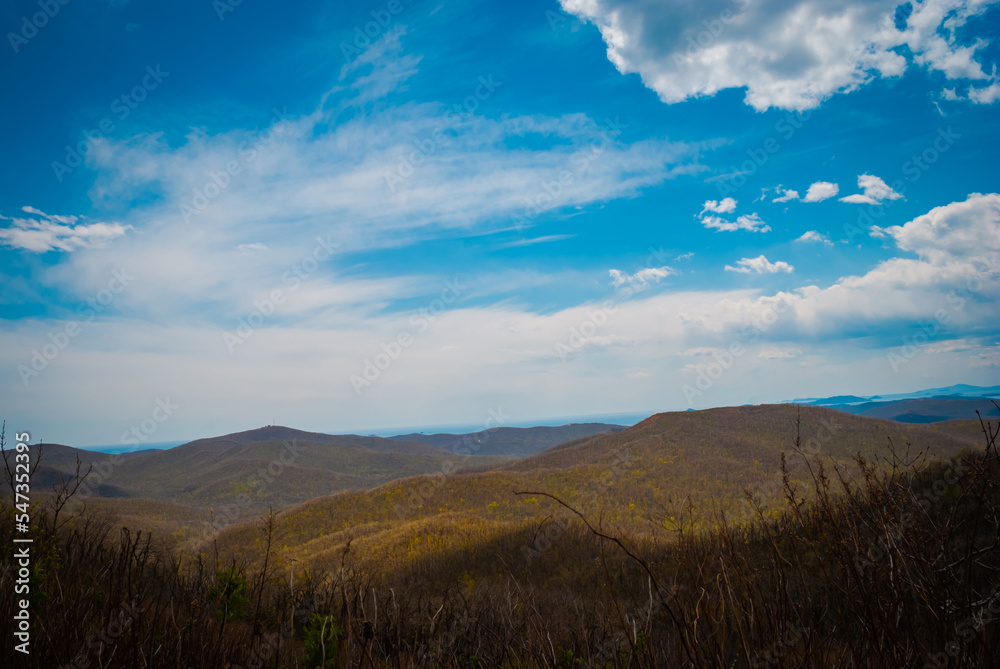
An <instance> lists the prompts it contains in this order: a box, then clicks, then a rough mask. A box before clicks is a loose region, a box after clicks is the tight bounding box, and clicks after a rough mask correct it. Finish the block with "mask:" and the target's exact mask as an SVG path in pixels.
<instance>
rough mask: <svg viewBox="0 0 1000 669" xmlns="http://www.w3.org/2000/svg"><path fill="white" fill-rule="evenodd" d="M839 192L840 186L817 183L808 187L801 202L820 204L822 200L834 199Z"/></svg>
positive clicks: (823, 182)
mask: <svg viewBox="0 0 1000 669" xmlns="http://www.w3.org/2000/svg"><path fill="white" fill-rule="evenodd" d="M839 192H840V186H838V185H837V184H835V183H830V182H829V181H817V182H816V183H814V184H813V185H811V186H809V190H807V191H806V196H805V197H804V198H802V201H803V202H822V201H823V200H829V199H830V198H831V197H835V196H836V195H837V193H839Z"/></svg>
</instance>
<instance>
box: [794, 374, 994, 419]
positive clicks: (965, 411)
mask: <svg viewBox="0 0 1000 669" xmlns="http://www.w3.org/2000/svg"><path fill="white" fill-rule="evenodd" d="M993 398H1000V386H988V387H983V386H970V385H968V384H964V383H963V384H957V385H953V386H947V387H944V388H929V389H927V390H919V391H917V392H913V393H902V394H897V395H872V396H871V397H859V396H857V395H835V396H833V397H824V398H807V399H798V400H793V403H795V404H805V405H810V406H821V407H827V408H830V409H838V410H840V411H846V412H848V413H853V414H859V415H863V416H872V417H875V418H889V419H891V420H895V421H898V422H901V423H937V422H941V421H946V420H956V419H963V418H975V417H976V412H977V411H978V412H979V414H980V415H982V416H984V417H985V416H997V415H1000V412H998V410H997V408H996V406H994V404H993V403H992V401H991V399H993Z"/></svg>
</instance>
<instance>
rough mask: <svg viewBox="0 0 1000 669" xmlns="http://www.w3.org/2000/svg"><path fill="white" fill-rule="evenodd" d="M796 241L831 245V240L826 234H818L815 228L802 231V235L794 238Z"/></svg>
mask: <svg viewBox="0 0 1000 669" xmlns="http://www.w3.org/2000/svg"><path fill="white" fill-rule="evenodd" d="M795 241H797V242H816V243H819V244H825V245H827V246H833V242H831V241H830V238H829V237H827V236H826V235H823V234H820V233H818V232H816V231H815V230H809V231H808V232H803V233H802V236H801V237H799V238H798V239H796V240H795Z"/></svg>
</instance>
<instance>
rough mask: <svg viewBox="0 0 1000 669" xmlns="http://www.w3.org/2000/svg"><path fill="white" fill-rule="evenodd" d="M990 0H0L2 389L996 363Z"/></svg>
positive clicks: (824, 389)
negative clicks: (0, 36)
mask: <svg viewBox="0 0 1000 669" xmlns="http://www.w3.org/2000/svg"><path fill="white" fill-rule="evenodd" d="M998 4H1000V3H995V2H986V1H976V0H924V2H922V3H905V4H899V3H894V2H879V1H875V2H858V1H854V0H836V1H829V0H827V1H824V2H819V1H813V2H802V1H792V0H780V1H779V0H768V1H765V0H759V1H755V0H718V1H711V2H699V3H689V2H661V3H648V2H640V1H639V0H562V1H561V4H560V3H559V2H542V3H526V2H503V3H500V2H488V1H481V2H466V3H449V4H447V5H446V4H438V3H434V2H419V1H414V2H404V1H403V0H398V2H383V3H378V2H376V3H371V4H366V3H323V4H318V3H297V2H290V3H283V4H281V5H278V4H277V3H251V2H243V3H240V4H238V5H237V4H232V3H231V2H224V1H223V0H219V1H217V2H215V3H213V2H209V1H207V0H206V1H202V2H196V3H184V2H182V3H172V4H170V5H166V4H163V3H151V2H142V1H139V0H133V1H132V2H128V1H126V2H120V1H112V2H100V3H98V2H87V1H85V0H72V1H71V2H69V3H67V4H65V5H60V4H58V2H56V3H54V4H52V5H51V6H49V5H45V3H44V2H43V3H42V4H41V5H40V4H39V3H37V2H35V3H32V2H12V3H6V4H5V5H4V7H3V10H2V12H0V19H2V21H3V26H4V32H5V34H6V38H5V40H4V41H5V44H4V45H3V46H2V47H0V50H3V51H4V53H3V55H2V57H0V77H2V81H3V90H4V93H5V95H4V104H3V105H2V106H0V116H2V121H3V127H4V128H5V129H6V130H5V132H4V133H3V134H2V136H0V142H2V144H0V146H2V151H3V154H4V156H5V157H6V160H4V161H3V162H2V163H0V170H2V174H0V177H2V179H0V183H2V184H3V185H2V187H0V216H2V218H0V275H2V281H3V286H4V289H3V294H2V299H0V342H2V346H0V358H2V360H0V369H2V370H3V374H2V377H0V384H2V385H0V392H2V397H3V404H2V406H3V407H4V409H5V411H4V412H3V414H4V417H5V418H7V419H8V421H9V422H10V424H11V426H12V427H13V429H16V430H18V431H22V430H28V431H30V432H32V433H33V436H36V437H38V436H41V437H42V438H45V439H46V440H48V441H60V442H63V443H69V444H93V443H101V444H114V443H121V442H125V443H127V439H126V437H125V435H126V434H127V433H129V431H130V430H132V429H133V428H136V427H137V426H138V427H139V434H140V436H139V437H137V438H138V439H139V440H140V441H168V440H173V439H184V438H192V437H197V436H203V435H206V434H219V433H223V432H229V431H235V430H240V429H247V428H252V427H257V426H260V425H263V424H266V423H270V422H272V421H277V422H278V423H281V424H286V425H293V426H296V427H301V428H305V429H314V430H322V431H329V432H340V431H347V430H363V429H370V430H374V429H385V428H390V427H393V426H396V425H399V426H405V425H433V424H465V425H474V424H478V423H480V422H482V423H484V424H485V422H486V421H487V420H488V419H490V418H491V416H492V415H493V414H491V413H490V411H493V412H500V413H499V415H501V416H504V417H505V418H504V420H507V421H510V422H525V421H530V420H535V419H539V418H545V417H547V416H575V415H586V414H610V413H619V412H621V413H624V412H634V411H648V412H650V413H652V412H655V411H664V410H678V409H686V408H690V407H693V408H701V407H708V406H718V405H726V404H742V403H756V402H766V401H778V400H783V399H789V398H792V397H802V396H823V395H833V394H840V393H854V394H875V393H890V392H905V391H908V390H916V389H918V388H925V387H934V386H942V385H948V384H952V383H972V384H979V385H993V384H995V383H996V381H997V376H998V375H997V370H998V365H1000V344H998V333H1000V328H998V320H997V317H996V314H997V313H998V311H997V302H998V299H1000V291H998V288H997V277H998V274H1000V255H998V254H1000V195H997V193H998V192H1000V185H998V184H997V175H998V172H997V169H996V155H997V152H998V148H1000V147H998V144H1000V137H998V133H997V132H996V126H997V122H996V118H997V106H998V103H997V100H998V98H1000V83H998V77H997V74H996V65H997V62H998V60H1000V50H998V49H1000V46H998V34H997V33H998V26H1000V8H998ZM345 5H346V6H345ZM46 12H47V13H46ZM366 31H367V34H366ZM165 407H167V408H165ZM495 421H496V419H495V418H494V422H495Z"/></svg>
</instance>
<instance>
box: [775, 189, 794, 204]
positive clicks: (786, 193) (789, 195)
mask: <svg viewBox="0 0 1000 669" xmlns="http://www.w3.org/2000/svg"><path fill="white" fill-rule="evenodd" d="M778 192H779V193H781V196H779V197H776V198H774V199H773V200H771V202H789V201H791V200H798V199H799V192H798V191H797V190H791V189H787V188H786V189H783V188H781V187H779V188H778Z"/></svg>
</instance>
